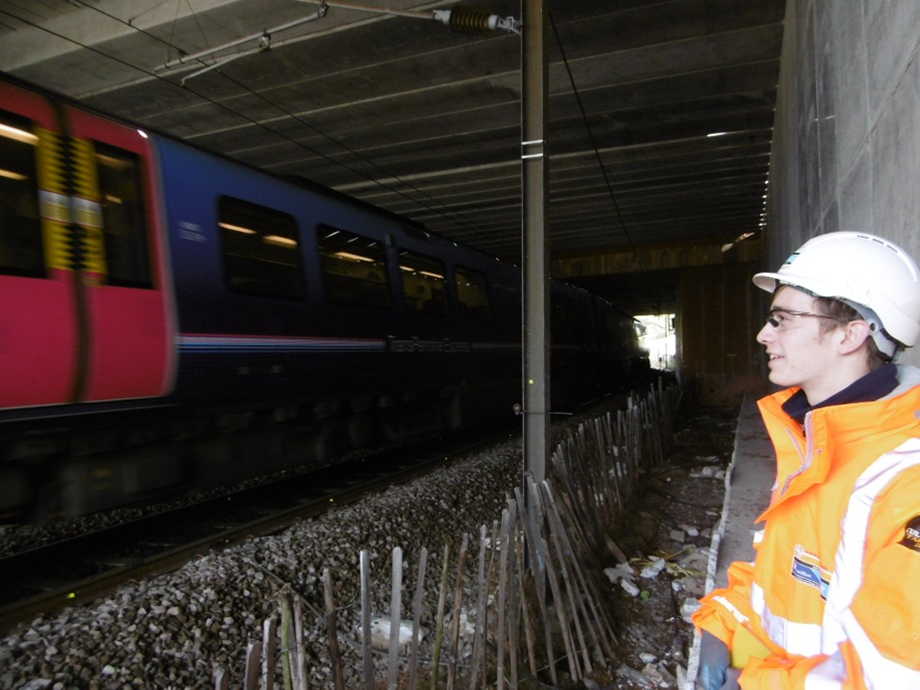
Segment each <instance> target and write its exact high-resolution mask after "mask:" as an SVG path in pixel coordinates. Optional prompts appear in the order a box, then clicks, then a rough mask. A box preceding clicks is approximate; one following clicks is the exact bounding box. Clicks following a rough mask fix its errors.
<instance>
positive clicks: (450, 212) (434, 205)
mask: <svg viewBox="0 0 920 690" xmlns="http://www.w3.org/2000/svg"><path fill="white" fill-rule="evenodd" d="M84 7H85V8H86V9H91V10H93V11H95V12H98V13H99V14H102V15H103V16H105V17H107V18H109V19H112V20H114V21H118V22H120V23H123V24H125V25H126V26H129V27H130V28H131V29H132V30H134V31H137V32H138V33H141V34H143V35H145V36H147V37H149V38H151V39H153V40H155V41H157V42H159V43H162V44H164V45H166V46H167V47H168V48H170V49H172V50H177V51H180V50H181V49H180V48H178V47H177V46H175V45H173V44H172V43H170V42H167V41H165V40H163V39H162V38H160V37H158V36H155V35H153V34H151V33H149V32H147V31H144V30H143V29H139V28H138V27H136V26H134V25H133V24H131V22H130V21H125V20H123V19H121V18H119V17H116V16H114V15H112V14H109V13H108V12H105V11H104V10H102V9H99V8H97V7H93V6H89V5H85V6H84ZM0 14H2V15H7V16H9V17H12V18H14V19H16V20H17V21H20V22H22V23H24V24H26V25H28V26H31V27H33V28H35V29H38V30H40V31H44V32H46V33H48V34H49V35H52V36H54V37H56V38H60V39H62V40H65V41H68V42H70V43H72V44H73V45H76V46H78V47H79V48H81V49H84V50H88V51H90V52H92V53H95V54H96V55H99V56H101V57H105V58H108V59H110V60H113V61H115V62H118V63H120V64H122V65H124V66H126V67H128V68H130V69H133V70H136V71H138V72H141V73H142V74H144V75H146V76H148V77H152V78H155V79H158V80H160V81H162V82H164V83H167V84H170V85H172V86H175V87H176V88H182V89H184V90H186V91H189V92H191V93H193V94H195V95H196V96H198V97H199V98H201V99H202V100H204V101H207V102H208V103H210V104H211V105H213V106H215V107H217V108H220V109H222V110H225V111H226V112H228V113H231V114H233V115H235V116H237V117H239V118H241V119H243V120H245V121H246V122H249V123H250V124H252V125H254V126H256V127H259V128H261V129H263V130H265V131H266V132H269V133H271V134H273V135H275V136H278V137H281V138H282V139H285V140H286V141H288V142H289V143H291V144H294V145H295V146H297V147H298V148H301V149H302V150H304V151H307V152H309V153H311V154H313V155H316V156H317V157H319V158H322V159H324V160H327V161H329V162H330V163H332V164H334V165H337V166H339V167H341V168H343V169H344V170H347V171H348V172H350V173H352V174H353V175H355V176H357V177H361V178H363V179H365V180H367V181H368V182H371V183H373V184H375V185H377V186H378V187H381V188H382V189H385V190H387V191H389V192H391V193H393V194H396V195H397V196H401V197H403V198H405V199H407V200H408V201H411V202H412V203H414V204H417V205H419V206H421V207H423V208H425V209H427V210H428V211H430V212H432V213H434V214H436V215H439V216H442V217H445V218H451V219H452V220H454V221H456V222H459V224H460V225H461V226H463V227H465V228H471V229H477V230H480V231H485V228H483V227H482V226H481V225H480V224H479V223H477V222H475V221H473V220H472V219H470V218H469V217H467V216H465V215H464V214H463V213H461V212H460V211H457V210H456V209H452V208H450V207H449V206H447V205H446V204H444V203H443V202H440V201H438V200H437V199H434V198H432V197H431V196H430V195H428V194H426V193H425V192H424V191H422V190H421V189H419V188H418V187H416V186H415V185H413V184H412V183H410V182H408V181H406V180H404V179H403V178H402V177H400V176H399V175H397V174H396V173H393V172H392V171H390V170H388V169H386V168H385V167H384V166H382V165H380V164H379V163H376V162H375V161H373V160H371V159H369V158H367V157H366V156H364V155H363V154H361V153H359V152H357V151H355V150H353V149H352V148H351V147H349V146H347V145H346V144H344V143H343V142H340V141H338V140H337V139H336V138H335V137H333V136H331V135H329V134H327V133H326V132H324V131H323V130H321V129H319V128H318V127H316V126H314V125H312V124H310V123H308V122H306V121H305V120H304V119H303V118H301V117H300V116H297V115H295V114H293V113H291V112H289V111H287V110H286V109H284V108H283V107H281V106H280V105H279V104H277V103H275V102H273V101H271V99H268V98H267V97H265V96H263V95H262V94H259V93H257V92H256V91H253V90H252V89H250V88H249V87H247V86H245V85H244V84H242V83H240V82H238V81H236V80H234V79H232V78H231V77H229V76H228V75H227V74H225V73H224V72H222V71H221V70H220V69H219V67H218V69H217V71H218V73H219V74H221V76H223V77H224V78H225V79H228V80H229V81H231V82H233V83H234V84H236V85H237V86H238V87H240V88H243V89H245V90H246V91H247V92H248V93H250V94H251V95H253V96H256V97H258V98H260V99H262V100H263V101H264V102H266V103H268V104H270V105H272V106H274V107H275V108H277V109H278V110H279V111H280V112H282V113H284V114H285V115H287V116H288V117H291V118H293V119H295V120H297V121H298V122H299V123H301V124H302V125H304V126H306V127H308V128H310V129H311V130H313V131H314V132H316V133H317V134H319V135H320V136H322V137H324V138H325V139H327V140H328V141H330V142H332V143H334V144H335V145H337V146H339V147H341V149H342V150H344V151H345V152H347V153H349V154H351V155H353V156H354V157H356V158H358V159H359V160H361V161H363V162H365V163H367V164H369V165H371V166H373V167H374V168H375V169H376V170H379V171H380V172H382V173H383V174H384V175H386V176H388V177H389V178H391V179H392V180H395V181H396V182H397V183H398V184H400V185H403V186H404V187H406V188H408V189H409V190H411V191H412V192H415V193H416V194H418V195H419V196H420V197H422V199H419V198H416V197H414V196H412V195H410V194H408V193H407V192H406V191H404V190H402V189H399V188H398V187H394V186H392V185H389V184H387V183H386V182H384V181H382V180H380V179H377V178H375V177H372V176H370V175H368V174H367V173H365V172H363V171H361V170H358V169H356V168H354V167H352V166H350V165H348V164H347V163H344V162H342V161H341V160H338V159H336V158H334V157H332V156H331V155H328V154H326V153H323V152H322V151H318V150H316V149H314V148H312V147H310V146H308V145H307V144H304V143H303V142H301V141H297V140H296V139H293V138H292V137H290V136H288V135H286V134H283V133H282V132H279V131H277V130H274V129H272V128H271V127H269V126H268V125H266V124H264V123H263V122H259V121H257V120H254V119H252V118H250V117H248V116H246V115H244V114H243V113H241V112H239V111H237V110H234V109H233V108H231V107H229V106H227V105H225V104H224V103H221V102H219V101H216V100H214V99H213V98H210V97H209V96H207V95H206V94H204V93H202V92H200V91H198V90H195V89H192V88H190V87H188V86H187V85H182V84H176V82H174V81H172V80H170V79H167V78H166V77H165V76H162V75H160V74H157V73H156V72H151V71H149V70H146V69H144V68H142V67H139V66H137V65H135V64H133V63H130V62H127V61H126V60H124V59H122V58H119V57H116V56H114V55H111V54H109V53H106V52H104V51H101V50H99V49H97V48H95V47H93V46H90V45H87V44H84V43H82V42H80V41H78V40H76V39H74V38H72V37H70V36H65V35H64V34H61V33H59V32H56V31H53V30H51V29H49V28H47V27H45V26H41V25H40V24H36V23H35V22H32V21H30V20H28V19H24V18H22V17H19V16H17V15H16V14H13V13H11V12H9V11H8V10H4V9H0ZM196 17H197V15H196ZM217 49H218V48H216V47H215V48H212V49H210V50H207V51H203V52H204V54H211V53H213V52H214V51H216V50H217ZM198 62H199V63H202V61H201V59H200V58H198ZM202 64H205V63H202ZM425 199H427V200H428V201H430V202H431V203H426V201H425Z"/></svg>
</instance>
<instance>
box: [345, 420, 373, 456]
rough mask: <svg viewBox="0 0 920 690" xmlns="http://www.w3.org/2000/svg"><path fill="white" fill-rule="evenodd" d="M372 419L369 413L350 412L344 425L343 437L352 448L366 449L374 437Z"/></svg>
mask: <svg viewBox="0 0 920 690" xmlns="http://www.w3.org/2000/svg"><path fill="white" fill-rule="evenodd" d="M375 432H376V429H375V424H374V417H373V415H372V414H371V413H370V412H367V411H361V412H357V411H355V412H351V413H350V414H349V415H348V421H347V422H346V423H345V437H346V438H347V439H348V443H349V445H350V446H351V447H352V448H366V447H367V446H369V445H370V444H371V443H372V442H373V440H374V436H375Z"/></svg>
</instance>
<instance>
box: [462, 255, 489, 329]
mask: <svg viewBox="0 0 920 690" xmlns="http://www.w3.org/2000/svg"><path fill="white" fill-rule="evenodd" d="M454 280H455V282H456V284H457V302H458V303H459V304H460V313H461V314H463V315H464V316H468V317H470V318H473V319H489V318H491V317H492V306H491V303H490V301H489V281H488V279H487V278H486V276H485V274H484V273H480V272H479V271H474V270H472V269H470V268H464V267H463V266H455V267H454Z"/></svg>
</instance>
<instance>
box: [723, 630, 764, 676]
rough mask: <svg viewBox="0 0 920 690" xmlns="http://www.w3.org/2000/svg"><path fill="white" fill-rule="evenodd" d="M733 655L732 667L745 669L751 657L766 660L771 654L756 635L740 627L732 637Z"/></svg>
mask: <svg viewBox="0 0 920 690" xmlns="http://www.w3.org/2000/svg"><path fill="white" fill-rule="evenodd" d="M731 654H732V666H734V667H735V668H744V667H745V666H747V663H748V661H750V659H751V657H754V658H755V659H766V658H767V657H768V656H770V654H771V652H770V650H769V649H768V648H767V646H766V645H765V644H764V643H763V642H761V641H760V640H758V639H757V638H756V637H754V633H752V632H751V631H750V630H748V629H747V628H745V627H744V626H743V625H739V626H738V627H737V628H735V632H734V635H733V636H732V644H731Z"/></svg>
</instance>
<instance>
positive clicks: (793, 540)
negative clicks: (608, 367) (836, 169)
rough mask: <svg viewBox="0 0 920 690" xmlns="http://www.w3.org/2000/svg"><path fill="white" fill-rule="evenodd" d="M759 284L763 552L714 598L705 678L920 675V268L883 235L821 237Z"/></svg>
mask: <svg viewBox="0 0 920 690" xmlns="http://www.w3.org/2000/svg"><path fill="white" fill-rule="evenodd" d="M754 283H755V284H756V285H757V286H758V287H760V288H762V289H764V290H766V291H768V292H772V293H773V304H772V307H771V309H770V315H769V317H768V318H767V323H766V325H765V326H764V327H763V329H762V330H761V331H760V333H758V334H757V340H758V342H760V343H761V344H762V345H763V346H764V347H765V348H766V354H767V358H768V360H769V361H768V366H769V369H770V375H769V378H770V381H772V382H773V383H774V384H778V385H780V386H783V387H784V390H782V391H781V392H779V393H775V394H774V395H771V396H768V397H766V398H764V399H763V400H761V401H760V402H759V405H760V411H761V414H762V416H763V418H764V422H765V423H766V427H767V431H768V432H769V435H770V439H771V441H772V442H773V446H774V448H775V450H776V458H777V471H776V483H775V485H774V487H773V491H772V495H771V499H770V505H769V507H768V508H767V509H766V511H764V513H763V515H761V516H760V517H759V518H758V522H762V523H763V530H762V532H760V533H758V534H757V535H756V536H755V550H756V557H755V561H754V563H741V562H736V563H733V564H732V565H731V567H730V568H729V571H728V580H729V581H728V587H726V588H724V589H718V590H716V591H714V592H712V593H710V594H709V595H707V596H706V597H704V598H703V599H702V601H701V607H700V609H699V610H698V611H697V612H696V614H694V623H695V624H696V625H697V627H698V628H700V630H701V631H702V642H701V645H700V668H699V671H700V672H699V687H701V688H703V689H704V690H732V689H734V688H738V687H739V686H740V687H741V688H743V689H744V690H754V689H757V690H766V689H767V688H769V689H770V690H780V689H784V688H789V689H806V690H811V689H812V688H820V689H821V690H831V689H837V688H839V689H841V690H844V689H851V688H852V689H862V688H868V689H869V690H908V689H911V688H914V689H920V369H917V368H915V367H909V366H901V365H896V364H894V363H893V360H894V359H895V357H896V356H897V355H898V353H899V352H901V351H902V350H903V349H904V348H907V347H911V346H912V345H913V344H914V343H915V342H916V340H917V337H918V334H920V271H918V268H917V264H916V263H915V262H914V261H913V260H912V259H911V257H910V256H908V255H907V254H906V253H905V252H904V251H903V250H902V249H900V248H899V247H897V246H895V245H893V244H892V243H890V242H888V241H886V240H884V239H881V238H879V237H875V236H872V235H868V234H864V233H856V232H836V233H830V234H826V235H821V236H818V237H816V238H814V239H812V240H810V241H808V242H806V243H805V244H804V245H802V247H801V248H800V249H799V250H798V251H797V252H796V253H795V254H793V255H792V256H791V257H790V258H789V259H788V260H787V261H786V263H785V264H784V265H783V266H782V267H781V268H780V269H779V271H778V272H776V273H758V274H757V275H756V276H755V277H754Z"/></svg>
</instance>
